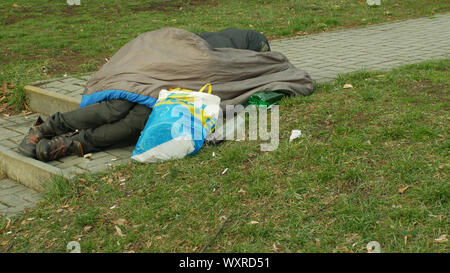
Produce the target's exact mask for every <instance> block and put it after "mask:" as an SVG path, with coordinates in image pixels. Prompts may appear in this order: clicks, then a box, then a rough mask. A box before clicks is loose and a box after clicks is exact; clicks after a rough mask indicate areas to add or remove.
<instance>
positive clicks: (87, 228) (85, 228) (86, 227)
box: [83, 226, 92, 232]
mask: <svg viewBox="0 0 450 273" xmlns="http://www.w3.org/2000/svg"><path fill="white" fill-rule="evenodd" d="M91 229H92V226H85V227H84V228H83V230H84V231H85V232H88V231H90V230H91Z"/></svg>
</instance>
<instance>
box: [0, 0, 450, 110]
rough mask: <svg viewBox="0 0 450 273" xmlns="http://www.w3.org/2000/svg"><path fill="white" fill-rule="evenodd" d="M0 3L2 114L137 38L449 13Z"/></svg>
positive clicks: (358, 3)
mask: <svg viewBox="0 0 450 273" xmlns="http://www.w3.org/2000/svg"><path fill="white" fill-rule="evenodd" d="M382 2H383V3H382V6H379V7H370V6H368V5H367V4H366V1H365V0H346V1H342V0H273V1H271V0H246V1H242V0H227V1H218V0H210V1H207V0H187V1H179V0H171V1H166V0H153V1H150V0H146V1H144V0H133V1H118V0H114V1H113V0H106V1H99V0H97V1H96V0H82V1H81V4H82V5H81V6H68V5H67V4H66V1H65V0H58V1H54V0H4V1H2V4H1V5H0V26H1V27H0V41H1V43H0V84H2V85H3V84H4V83H10V84H9V85H8V87H9V88H8V89H9V90H11V92H2V91H0V113H1V112H7V111H14V110H16V111H17V110H22V109H24V108H26V105H25V97H24V91H23V86H24V85H26V84H28V83H30V82H32V81H35V80H42V79H45V78H51V77H56V76H61V75H63V74H66V73H67V74H70V75H73V74H77V73H84V72H92V71H96V70H98V68H99V67H100V66H101V65H102V64H103V63H104V62H105V58H108V57H110V56H112V55H113V54H114V53H115V52H116V51H117V50H118V49H119V48H120V47H121V46H123V45H124V44H125V43H127V42H128V41H130V40H131V39H133V38H135V37H136V36H137V35H138V34H140V33H143V32H146V31H151V30H155V29H159V28H162V27H180V28H184V29H187V30H189V31H193V32H203V31H218V30H222V29H224V28H226V27H238V28H246V29H255V30H258V31H261V32H263V33H264V34H265V35H266V36H268V37H269V38H271V39H273V38H280V37H286V36H295V35H305V34H308V33H316V32H322V31H330V30H334V29H342V28H349V27H358V26H364V25H368V24H376V23H381V22H389V21H395V20H400V19H405V18H412V17H419V16H432V15H433V14H435V13H439V12H448V11H450V3H449V2H448V1H442V0H383V1H382Z"/></svg>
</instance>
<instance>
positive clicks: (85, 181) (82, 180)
mask: <svg viewBox="0 0 450 273" xmlns="http://www.w3.org/2000/svg"><path fill="white" fill-rule="evenodd" d="M78 181H80V182H81V183H83V184H85V185H87V184H88V182H87V180H86V179H84V178H81V177H80V178H78Z"/></svg>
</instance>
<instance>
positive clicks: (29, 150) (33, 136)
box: [18, 116, 56, 158]
mask: <svg viewBox="0 0 450 273" xmlns="http://www.w3.org/2000/svg"><path fill="white" fill-rule="evenodd" d="M55 135H56V133H55V132H54V130H53V129H52V128H51V127H50V126H49V125H48V124H47V123H45V122H44V121H43V120H42V118H41V117H40V116H39V117H38V119H37V120H36V122H35V123H34V125H33V127H31V128H30V130H29V131H28V135H27V136H25V137H24V138H23V139H22V141H21V142H20V144H19V147H18V148H19V151H20V152H21V153H23V154H24V155H26V156H28V157H33V158H36V144H37V143H38V142H39V141H40V140H41V139H43V138H52V137H54V136H55Z"/></svg>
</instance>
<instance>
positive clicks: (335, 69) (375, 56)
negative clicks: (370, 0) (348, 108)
mask: <svg viewBox="0 0 450 273" xmlns="http://www.w3.org/2000/svg"><path fill="white" fill-rule="evenodd" d="M271 47H272V50H274V51H280V52H282V53H283V54H285V55H286V57H287V58H288V59H289V60H290V61H291V62H292V63H293V64H294V65H295V66H297V67H299V68H301V69H303V70H305V71H307V72H308V73H309V74H310V75H311V76H312V78H313V79H314V80H316V81H318V82H322V81H329V80H333V79H335V78H336V77H337V75H338V74H339V73H347V72H352V71H356V70H360V69H369V70H386V69H390V68H393V67H396V66H400V65H403V64H410V63H417V62H421V61H424V60H431V59H442V58H450V13H446V14H440V15H436V16H433V17H425V18H419V19H410V20H405V21H400V22H396V23H386V24H381V25H373V26H369V27H364V28H358V29H350V30H342V31H334V32H327V33H321V34H316V35H308V36H302V37H296V38H292V39H283V40H277V41H273V42H271Z"/></svg>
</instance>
